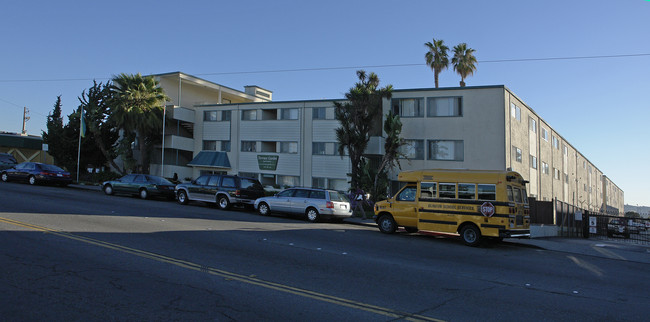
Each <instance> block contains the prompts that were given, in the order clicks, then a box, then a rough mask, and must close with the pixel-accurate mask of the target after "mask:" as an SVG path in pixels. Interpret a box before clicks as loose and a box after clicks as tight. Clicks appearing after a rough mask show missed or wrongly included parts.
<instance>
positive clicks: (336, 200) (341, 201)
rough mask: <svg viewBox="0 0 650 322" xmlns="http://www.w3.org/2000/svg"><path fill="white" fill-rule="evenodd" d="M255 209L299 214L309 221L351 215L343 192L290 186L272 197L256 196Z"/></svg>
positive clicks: (266, 213)
mask: <svg viewBox="0 0 650 322" xmlns="http://www.w3.org/2000/svg"><path fill="white" fill-rule="evenodd" d="M255 209H257V211H258V212H259V214H260V215H263V216H266V215H269V214H270V213H271V212H278V213H288V214H300V215H304V216H305V217H306V218H307V220H308V221H310V222H317V221H319V220H320V219H322V218H331V219H335V220H342V219H343V218H347V217H350V216H352V209H351V208H350V201H349V200H348V197H347V196H346V195H345V194H343V193H341V192H338V191H336V190H328V189H318V188H290V189H286V190H283V191H280V192H279V193H278V194H276V195H275V196H272V197H263V198H258V199H257V200H255Z"/></svg>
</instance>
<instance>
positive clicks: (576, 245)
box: [344, 217, 650, 264]
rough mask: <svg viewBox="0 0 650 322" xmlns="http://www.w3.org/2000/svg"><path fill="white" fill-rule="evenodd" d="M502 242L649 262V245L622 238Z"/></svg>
mask: <svg viewBox="0 0 650 322" xmlns="http://www.w3.org/2000/svg"><path fill="white" fill-rule="evenodd" d="M344 222H345V223H348V224H353V225H362V226H368V227H375V228H376V227H377V224H375V222H374V221H373V220H372V219H362V218H359V217H350V218H346V219H345V220H344ZM503 242H504V243H507V244H513V245H520V246H526V247H535V248H539V249H543V250H548V251H555V252H563V253H570V254H579V255H587V256H595V257H601V258H609V259H616V260H624V261H632V262H639V263H647V264H650V245H643V244H635V243H630V242H629V241H624V240H621V241H616V240H600V239H597V238H590V239H584V238H563V237H543V238H530V239H518V238H506V239H504V240H503Z"/></svg>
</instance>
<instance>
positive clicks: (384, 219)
mask: <svg viewBox="0 0 650 322" xmlns="http://www.w3.org/2000/svg"><path fill="white" fill-rule="evenodd" d="M377 226H379V231H381V232H382V233H384V234H392V233H394V232H395V231H396V230H397V223H395V220H393V217H391V216H390V215H382V216H381V217H379V220H377Z"/></svg>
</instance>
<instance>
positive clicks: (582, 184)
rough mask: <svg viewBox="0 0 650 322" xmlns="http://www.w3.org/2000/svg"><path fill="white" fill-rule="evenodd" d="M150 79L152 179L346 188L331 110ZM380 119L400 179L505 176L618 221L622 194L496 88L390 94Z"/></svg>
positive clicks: (535, 193) (377, 146) (345, 162)
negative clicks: (159, 115) (387, 126)
mask: <svg viewBox="0 0 650 322" xmlns="http://www.w3.org/2000/svg"><path fill="white" fill-rule="evenodd" d="M158 77H159V80H160V83H161V86H162V87H163V88H164V89H165V91H166V92H167V94H168V95H169V96H170V97H171V98H172V100H173V101H174V103H173V106H169V107H168V108H167V111H168V114H167V119H168V121H167V125H168V128H173V129H172V130H168V131H171V132H166V135H165V137H166V140H165V149H164V150H165V152H164V155H165V161H164V164H165V165H164V167H162V166H161V165H160V164H158V165H153V166H152V168H151V169H152V173H156V172H155V171H161V173H164V175H165V176H167V177H170V176H171V175H172V174H173V173H177V174H178V175H179V177H180V178H196V177H197V176H198V175H200V174H202V173H206V172H225V173H231V174H233V173H234V174H240V175H245V176H251V177H255V178H258V179H259V180H260V181H261V182H262V183H263V184H265V185H274V186H296V185H300V186H315V187H328V188H334V189H339V190H346V189H347V188H348V180H349V178H348V173H349V172H350V169H351V167H350V160H349V158H347V157H345V156H344V157H341V156H339V155H338V153H337V151H338V146H337V142H336V134H335V129H336V128H337V127H338V121H336V120H335V119H334V105H333V103H334V101H335V100H309V101H287V102H273V101H271V99H272V96H271V94H272V93H271V92H269V91H267V90H264V89H261V88H259V87H256V86H250V87H247V88H246V89H245V91H244V92H239V91H236V90H233V89H229V88H226V87H223V86H221V85H218V84H214V83H210V82H207V81H203V80H200V79H198V78H196V77H192V76H189V75H185V74H182V73H174V74H164V75H159V76H158ZM175 91H176V94H175ZM260 94H262V95H260ZM382 109H383V115H385V114H386V113H388V111H391V110H392V111H393V112H394V113H396V114H398V115H400V117H401V120H402V123H403V129H402V137H403V138H404V139H405V140H406V142H407V143H408V144H407V145H406V146H405V147H404V149H403V151H402V152H404V153H405V154H406V155H407V156H408V159H405V160H401V162H400V163H401V167H402V169H403V170H416V169H477V170H506V169H512V170H514V171H517V172H519V173H521V174H522V175H523V176H524V178H526V180H528V181H529V182H530V183H529V185H528V189H529V191H528V193H529V195H530V196H531V197H534V198H536V199H537V200H540V201H552V200H560V201H563V202H566V203H569V204H573V205H575V206H577V207H580V208H582V209H587V210H591V211H600V212H608V213H617V212H619V211H620V212H622V211H623V205H624V194H623V191H622V190H621V189H620V188H619V187H618V186H616V185H615V184H614V183H613V182H612V181H611V180H610V179H609V178H608V177H607V176H605V175H604V174H603V173H602V171H600V170H599V169H598V168H597V167H596V166H595V165H594V164H593V163H592V162H590V161H589V160H588V159H587V158H586V157H585V156H584V155H583V154H582V153H580V152H579V151H578V150H577V149H576V148H575V147H574V146H572V145H571V144H570V143H569V142H568V141H567V140H566V139H564V138H563V137H562V136H561V135H560V134H559V133H558V132H557V131H556V130H555V129H553V128H552V127H551V126H550V124H548V123H547V122H546V121H544V120H543V119H542V118H541V117H540V116H539V115H538V114H537V113H536V112H535V111H534V110H533V109H531V108H530V107H529V106H527V105H526V104H525V103H524V102H523V101H522V100H521V99H520V98H518V97H517V96H516V95H515V94H514V93H512V91H510V90H509V89H508V88H507V87H505V86H475V87H462V88H438V89H431V88H427V89H403V90H394V91H393V97H392V99H391V100H384V103H383V107H382ZM367 154H368V155H377V156H379V155H382V154H383V138H382V137H380V136H376V137H373V138H372V139H371V142H370V144H369V147H368V149H367ZM161 155H162V151H161ZM199 159H200V161H199ZM205 160H213V161H205ZM224 160H225V162H224ZM158 161H160V160H158ZM158 167H160V168H158ZM390 175H391V178H392V179H396V177H397V171H393V173H391V174H390Z"/></svg>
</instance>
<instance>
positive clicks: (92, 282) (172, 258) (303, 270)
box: [0, 183, 650, 321]
mask: <svg viewBox="0 0 650 322" xmlns="http://www.w3.org/2000/svg"><path fill="white" fill-rule="evenodd" d="M0 196H1V197H0V198H1V199H0V200H1V201H0V245H1V246H0V247H1V248H0V272H1V274H0V317H1V318H0V319H2V320H9V321H30V320H39V321H40V320H48V321H56V320H66V321H70V320H102V321H105V320H118V321H122V320H124V321H126V320H128V321H131V320H139V321H141V320H192V321H198V320H218V321H228V320H238V321H240V320H243V321H253V320H255V321H258V320H283V321H286V320H294V321H295V320H300V321H305V320H311V321H320V320H324V321H389V320H449V321H463V320H493V321H504V320H509V321H514V320H516V321H521V320H581V321H594V320H603V321H604V320H618V321H621V320H630V321H647V320H648V314H649V312H650V305H649V304H650V282H649V280H650V276H649V275H648V272H650V265H648V264H644V263H635V262H629V261H620V260H616V259H605V258H599V257H591V256H583V255H576V254H567V253H559V252H552V251H545V250H539V249H536V248H529V247H522V246H516V245H512V244H495V245H489V246H486V247H481V248H471V247H467V246H464V245H463V244H462V243H461V242H460V241H458V240H454V239H446V238H437V237H433V236H424V235H418V234H406V233H402V234H396V235H384V234H381V233H380V232H379V231H378V230H377V229H374V228H370V227H363V226H354V225H347V224H336V223H317V224H310V223H307V222H304V221H301V220H298V219H294V218H287V217H284V216H277V217H261V216H259V215H257V214H255V213H251V212H247V211H244V210H233V211H220V210H217V209H216V208H214V207H209V206H206V205H203V204H199V203H197V204H191V205H188V206H182V205H179V204H177V203H175V202H169V201H163V200H140V199H137V198H134V197H124V196H105V195H104V194H103V193H101V192H98V191H87V190H76V189H72V188H58V187H48V186H29V185H26V184H17V183H0Z"/></svg>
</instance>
